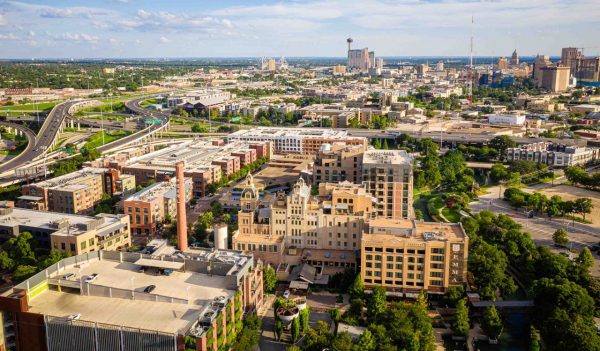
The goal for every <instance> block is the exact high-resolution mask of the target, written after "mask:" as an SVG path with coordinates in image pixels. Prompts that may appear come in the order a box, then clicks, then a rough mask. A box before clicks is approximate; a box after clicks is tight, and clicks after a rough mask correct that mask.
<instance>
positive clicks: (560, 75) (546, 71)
mask: <svg viewBox="0 0 600 351" xmlns="http://www.w3.org/2000/svg"><path fill="white" fill-rule="evenodd" d="M570 70H571V68H570V67H563V66H549V67H544V68H542V83H541V87H542V88H544V89H546V90H549V91H551V92H561V91H565V90H567V88H568V87H569V77H570Z"/></svg>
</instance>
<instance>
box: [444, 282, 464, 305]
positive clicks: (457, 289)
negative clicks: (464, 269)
mask: <svg viewBox="0 0 600 351" xmlns="http://www.w3.org/2000/svg"><path fill="white" fill-rule="evenodd" d="M464 297H465V288H463V286H462V285H459V286H450V287H448V291H447V292H446V295H444V301H445V303H446V304H447V305H448V306H450V307H455V306H456V304H457V303H458V301H460V300H462V299H463V298H464Z"/></svg>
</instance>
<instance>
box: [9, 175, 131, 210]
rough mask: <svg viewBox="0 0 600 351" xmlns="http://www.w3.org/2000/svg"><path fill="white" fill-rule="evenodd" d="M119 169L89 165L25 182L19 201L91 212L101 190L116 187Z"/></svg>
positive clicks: (25, 205)
mask: <svg viewBox="0 0 600 351" xmlns="http://www.w3.org/2000/svg"><path fill="white" fill-rule="evenodd" d="M118 179H119V172H118V171H116V170H114V169H106V168H91V167H86V168H83V169H82V170H79V171H75V172H72V173H68V174H65V175H62V176H59V177H56V178H52V179H49V180H44V181H41V182H38V183H33V184H28V185H24V186H23V189H22V193H23V196H21V197H19V201H18V203H17V205H18V206H19V207H23V208H31V209H38V210H48V211H55V212H63V213H75V214H90V213H93V212H94V207H95V206H96V205H97V204H98V203H99V202H100V200H102V194H103V193H106V194H108V195H113V194H114V193H115V192H116V191H117V180H118Z"/></svg>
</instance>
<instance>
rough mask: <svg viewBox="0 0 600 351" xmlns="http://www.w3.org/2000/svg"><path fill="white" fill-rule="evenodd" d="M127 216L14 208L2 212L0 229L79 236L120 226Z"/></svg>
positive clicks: (0, 213) (0, 214)
mask: <svg viewBox="0 0 600 351" xmlns="http://www.w3.org/2000/svg"><path fill="white" fill-rule="evenodd" d="M125 216H126V215H123V214H119V215H111V214H101V215H98V216H95V217H90V216H81V215H75V214H67V213H59V212H48V211H37V210H29V209H24V208H19V207H14V208H4V209H3V211H2V212H0V227H15V226H24V227H33V228H40V229H46V230H49V231H53V232H54V234H55V235H79V234H83V233H85V232H87V231H89V230H92V229H94V230H96V231H97V232H101V231H102V230H103V229H106V228H108V227H112V226H113V225H116V224H119V223H120V222H121V218H123V217H125ZM113 229H114V228H113Z"/></svg>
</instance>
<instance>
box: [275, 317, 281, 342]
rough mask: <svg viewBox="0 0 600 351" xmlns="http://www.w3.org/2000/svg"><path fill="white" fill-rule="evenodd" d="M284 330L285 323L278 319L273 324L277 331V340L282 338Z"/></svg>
mask: <svg viewBox="0 0 600 351" xmlns="http://www.w3.org/2000/svg"><path fill="white" fill-rule="evenodd" d="M282 331H283V324H282V323H281V320H279V319H277V320H276V321H275V325H274V326H273V332H274V333H275V337H276V338H277V341H279V340H281V332H282Z"/></svg>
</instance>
